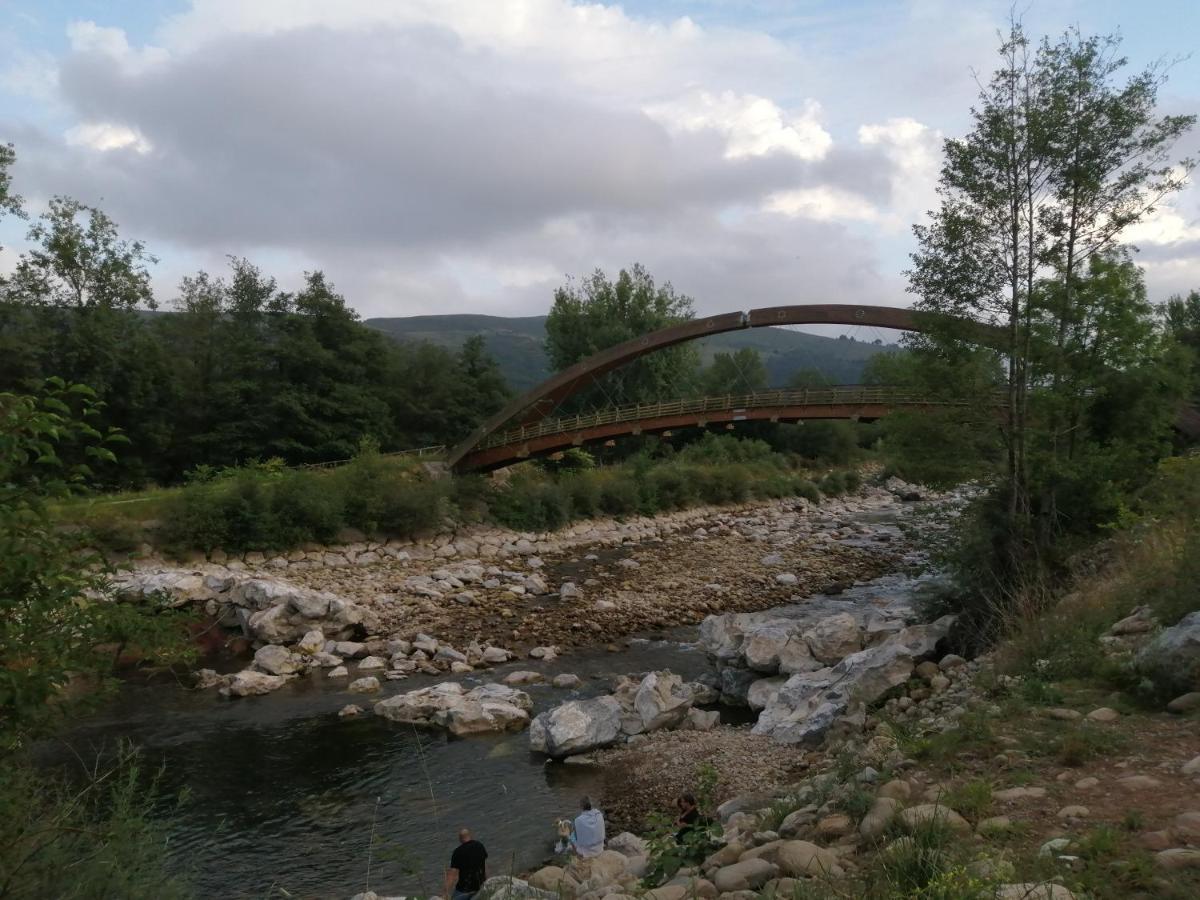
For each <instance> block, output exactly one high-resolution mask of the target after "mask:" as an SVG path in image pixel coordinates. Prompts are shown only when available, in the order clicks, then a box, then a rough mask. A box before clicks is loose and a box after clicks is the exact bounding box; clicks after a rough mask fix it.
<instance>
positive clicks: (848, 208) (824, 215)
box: [763, 187, 890, 223]
mask: <svg viewBox="0 0 1200 900" xmlns="http://www.w3.org/2000/svg"><path fill="white" fill-rule="evenodd" d="M763 209H765V210H766V211H767V212H773V213H781V214H782V215H785V216H791V217H793V218H796V217H799V218H805V219H814V220H816V221H818V222H876V223H886V222H888V221H889V218H890V217H889V216H887V215H886V214H885V213H884V212H882V211H881V210H880V209H879V208H878V207H876V206H875V205H873V204H872V203H869V202H868V201H867V200H865V199H864V198H863V197H861V196H859V195H858V194H853V193H851V192H849V191H843V190H838V189H836V188H831V187H815V188H801V189H799V190H795V191H779V192H778V193H775V194H772V195H771V196H769V197H768V198H767V199H766V201H765V202H764V204H763Z"/></svg>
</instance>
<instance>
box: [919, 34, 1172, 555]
mask: <svg viewBox="0 0 1200 900" xmlns="http://www.w3.org/2000/svg"><path fill="white" fill-rule="evenodd" d="M1116 46H1117V42H1116V39H1114V38H1085V37H1083V36H1081V35H1080V34H1079V33H1078V32H1075V31H1071V32H1068V33H1067V34H1066V35H1065V36H1064V37H1063V38H1062V39H1061V40H1060V41H1058V42H1051V41H1048V40H1046V41H1043V42H1042V43H1041V45H1040V47H1039V48H1038V49H1037V51H1036V52H1033V51H1031V48H1030V43H1029V41H1028V39H1027V38H1026V36H1025V34H1024V32H1023V31H1022V29H1021V26H1020V25H1019V23H1014V24H1013V26H1012V28H1011V30H1010V33H1009V34H1008V36H1007V37H1006V39H1005V40H1004V41H1003V43H1002V45H1001V48H1000V58H1001V63H1000V66H999V67H998V69H997V71H996V72H995V74H994V75H993V77H992V79H991V80H990V81H989V82H988V83H987V84H986V85H984V86H983V88H982V89H981V93H980V98H979V103H978V105H977V106H976V107H975V108H974V109H973V110H972V118H973V127H972V130H971V131H970V133H969V134H968V135H967V136H966V137H965V138H963V139H961V140H950V141H947V142H946V145H945V163H944V165H943V168H942V172H941V177H940V180H939V187H938V189H939V194H940V196H941V207H940V209H938V210H937V211H936V212H934V213H933V214H932V218H931V221H930V222H929V223H928V224H926V225H919V226H917V227H916V229H915V231H916V236H917V239H918V244H919V249H918V251H917V252H916V253H915V254H914V256H913V267H912V270H911V271H910V273H909V278H910V290H912V291H913V292H914V293H916V294H917V295H918V297H919V300H918V303H917V306H918V308H919V309H920V310H922V311H924V312H926V313H930V314H934V315H930V316H928V317H927V318H928V321H929V323H930V334H929V336H928V337H927V338H919V339H916V340H915V341H914V342H913V343H914V344H916V346H917V347H918V349H919V350H923V351H924V353H923V354H919V356H921V357H922V358H924V359H927V360H935V359H936V360H940V362H941V364H945V363H947V362H953V361H954V360H955V358H956V357H962V358H964V359H966V358H968V357H966V356H964V355H963V354H964V352H963V350H962V349H961V347H962V345H963V344H964V343H965V339H966V338H967V337H968V335H965V334H963V333H961V332H959V333H956V332H955V331H954V330H952V329H951V328H950V327H949V326H947V325H946V324H945V323H946V322H947V321H948V320H947V319H945V318H944V317H941V316H939V315H936V314H942V313H950V314H955V315H958V316H965V317H968V318H973V319H976V320H981V321H984V322H986V323H989V324H992V325H998V326H1000V327H1001V329H1002V332H1003V335H1004V338H1003V340H1002V341H1001V346H1000V347H999V349H1000V351H1001V354H1002V358H1003V362H1004V370H1005V376H1006V381H1007V386H1006V400H1005V405H1004V426H1003V429H1002V435H1003V440H1004V445H1005V449H1006V454H1005V455H1006V461H1005V466H1004V480H1003V492H1002V494H1003V496H1002V499H1003V505H1004V514H1003V519H1004V521H1005V526H1004V527H1005V531H1006V536H1005V538H1004V539H1003V540H1002V541H1001V542H1000V543H1001V545H1003V547H1004V551H1003V552H1004V553H1006V554H1007V555H1008V556H1009V562H1010V564H1011V567H1013V568H1020V567H1021V566H1022V565H1023V564H1024V563H1023V562H1022V561H1023V560H1025V559H1027V558H1028V557H1029V556H1030V554H1032V555H1033V556H1034V557H1036V556H1037V554H1038V553H1039V552H1040V551H1039V548H1040V547H1045V546H1046V545H1047V544H1048V543H1049V542H1052V541H1053V539H1054V535H1055V533H1056V532H1057V530H1058V529H1059V528H1060V527H1063V526H1064V524H1065V523H1067V521H1068V520H1073V521H1072V524H1071V527H1080V526H1081V525H1082V524H1083V523H1082V521H1081V520H1082V519H1083V518H1086V517H1081V516H1074V515H1073V514H1071V513H1069V512H1067V511H1065V510H1063V509H1061V508H1060V505H1059V500H1060V492H1059V485H1060V483H1061V482H1060V479H1059V477H1058V475H1059V474H1060V473H1061V471H1062V462H1061V460H1062V458H1064V457H1065V458H1067V459H1070V458H1071V456H1072V454H1074V453H1076V452H1078V451H1079V449H1080V448H1082V447H1083V446H1085V445H1086V443H1087V442H1086V441H1084V440H1080V439H1079V429H1080V428H1081V427H1082V423H1083V422H1084V421H1085V420H1086V418H1087V410H1086V407H1087V405H1088V403H1089V399H1088V398H1089V397H1091V396H1094V394H1090V393H1089V391H1091V389H1092V387H1093V385H1092V384H1091V383H1090V379H1093V378H1095V377H1097V376H1096V371H1095V368H1094V363H1095V362H1096V360H1097V359H1098V358H1099V355H1104V356H1106V357H1107V358H1106V359H1105V360H1104V364H1105V366H1106V367H1107V368H1106V371H1111V370H1112V369H1113V368H1115V367H1120V366H1125V367H1127V368H1133V367H1136V362H1137V360H1136V359H1135V358H1131V357H1130V356H1129V355H1128V354H1125V353H1124V352H1122V351H1121V349H1120V348H1129V347H1131V346H1136V345H1137V344H1138V342H1139V340H1140V339H1136V338H1134V337H1133V336H1132V335H1133V334H1134V333H1140V331H1141V330H1142V329H1143V326H1144V324H1145V322H1146V319H1147V316H1148V310H1147V308H1146V306H1145V304H1144V302H1143V301H1144V296H1142V297H1141V299H1138V293H1137V291H1136V290H1133V291H1130V290H1129V288H1130V287H1131V282H1130V278H1131V275H1130V273H1129V271H1128V270H1127V269H1126V268H1125V267H1124V264H1123V262H1122V260H1121V259H1119V258H1116V257H1113V256H1112V255H1111V254H1112V253H1113V252H1114V250H1115V248H1116V247H1117V245H1118V243H1119V240H1120V237H1121V234H1122V232H1123V230H1124V229H1125V228H1127V227H1128V226H1129V225H1131V224H1133V223H1135V222H1137V221H1139V220H1140V219H1141V218H1143V217H1144V216H1145V215H1147V214H1148V213H1149V212H1150V211H1152V210H1153V208H1154V204H1155V203H1156V202H1157V201H1158V200H1160V199H1161V198H1162V197H1163V196H1165V195H1167V194H1168V193H1170V192H1171V191H1172V190H1175V189H1177V188H1178V187H1179V186H1180V184H1181V183H1182V181H1181V175H1182V173H1185V172H1186V171H1187V170H1188V169H1190V167H1191V161H1190V160H1187V159H1183V160H1180V161H1178V162H1175V163H1172V162H1171V159H1170V154H1171V148H1172V146H1173V144H1174V143H1175V141H1176V139H1177V138H1178V137H1179V136H1180V135H1181V134H1183V133H1184V132H1185V131H1186V130H1187V129H1188V128H1190V127H1191V125H1192V124H1193V122H1194V117H1192V116H1164V117H1158V116H1157V115H1156V113H1155V105H1156V97H1157V90H1158V87H1159V85H1160V84H1161V83H1162V72H1161V71H1160V70H1158V69H1156V68H1151V69H1148V70H1145V71H1143V72H1140V73H1138V74H1136V75H1134V76H1133V77H1132V78H1130V79H1129V80H1128V81H1127V82H1125V83H1124V84H1117V74H1118V73H1119V71H1120V70H1121V69H1122V68H1123V66H1124V65H1125V60H1124V59H1122V58H1120V57H1118V56H1117V55H1116V53H1115V48H1116ZM1085 285H1086V286H1087V289H1085ZM1114 291H1115V292H1116V293H1115V294H1114ZM1122 304H1123V305H1122ZM1118 328H1119V329H1121V330H1122V335H1121V336H1118V335H1117V334H1116V330H1117V329H1118ZM1102 335H1103V339H1101V336H1102ZM1101 344H1104V345H1106V346H1108V347H1109V348H1110V351H1111V352H1107V353H1105V354H1100V353H1099V351H1098V349H1097V348H1098V347H1099V346H1100V345H1101ZM949 380H950V382H951V383H953V381H954V379H949ZM1035 470H1036V472H1035ZM1034 480H1036V481H1037V484H1033V483H1032V482H1033V481H1034Z"/></svg>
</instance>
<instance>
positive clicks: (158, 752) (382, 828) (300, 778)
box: [46, 506, 922, 898]
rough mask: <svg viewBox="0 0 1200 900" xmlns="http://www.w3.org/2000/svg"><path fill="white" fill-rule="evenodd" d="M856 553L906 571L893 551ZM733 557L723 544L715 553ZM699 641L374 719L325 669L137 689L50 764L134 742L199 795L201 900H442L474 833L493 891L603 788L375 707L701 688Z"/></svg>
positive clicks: (194, 797) (688, 633) (683, 636)
mask: <svg viewBox="0 0 1200 900" xmlns="http://www.w3.org/2000/svg"><path fill="white" fill-rule="evenodd" d="M914 509H915V507H912V506H907V507H895V508H893V510H892V511H890V512H886V511H885V512H880V511H874V512H871V513H864V514H863V521H869V522H871V523H872V524H873V525H874V526H883V527H885V528H886V527H890V526H889V523H890V522H891V521H893V520H895V519H897V518H904V517H907V516H908V515H909V513H911V512H912V511H913V510H914ZM846 540H847V541H848V542H854V543H855V545H856V546H857V545H861V546H863V547H867V548H868V549H870V548H874V549H877V550H878V552H879V553H881V554H882V553H884V552H885V551H886V552H888V553H889V554H891V556H890V558H894V559H900V558H901V557H899V556H898V555H897V554H896V551H897V549H899V548H898V547H897V546H896V544H894V543H893V544H884V543H881V542H878V541H872V540H864V539H863V538H861V537H848V538H846ZM718 543H719V542H718V541H717V540H715V539H711V538H710V539H709V541H708V544H709V546H712V547H714V549H715V548H716V547H717V546H718ZM649 550H650V552H653V548H649ZM756 552H763V551H756ZM904 560H905V562H906V563H907V569H906V571H905V572H893V573H891V574H887V575H884V576H883V577H880V578H877V579H874V580H871V581H868V582H866V583H863V584H858V585H854V586H852V587H851V588H849V590H848V591H847V592H846V594H845V595H843V596H846V597H847V598H849V597H852V596H854V595H855V594H858V593H862V594H864V595H870V596H882V597H886V598H888V599H893V598H899V597H903V596H907V595H909V594H911V592H912V591H913V590H914V589H917V587H918V586H919V585H920V583H921V580H922V579H921V578H920V577H918V576H916V575H915V572H916V571H917V569H919V566H920V558H919V555H915V556H914V555H912V554H911V553H910V554H909V555H908V556H907V557H904ZM563 565H564V567H565V566H566V565H568V563H567V562H565V561H564V563H563ZM688 576H689V573H688V572H686V571H683V572H677V573H676V578H681V579H687V578H688ZM693 577H698V578H706V577H707V576H706V575H705V574H704V573H696V575H694V576H693ZM698 587H703V583H701V585H699V586H698ZM800 602H801V603H803V602H804V600H803V599H801V600H800ZM696 636H697V629H696V627H695V626H694V625H691V626H675V627H671V628H669V629H662V630H658V631H656V632H653V633H645V634H641V635H633V636H630V637H627V638H626V639H624V640H622V641H621V642H620V643H619V644H616V645H599V644H598V645H595V646H589V647H582V648H576V649H573V650H571V651H570V652H569V653H567V654H565V655H563V656H560V657H559V658H557V659H555V660H553V661H550V662H543V661H534V660H521V661H518V662H513V663H509V664H507V665H505V666H500V667H497V668H494V669H489V670H485V671H477V672H472V673H468V674H465V675H461V676H453V677H449V676H441V677H433V676H421V675H418V676H414V677H411V678H409V679H407V680H404V681H401V682H387V683H385V685H384V692H383V693H382V694H381V695H374V696H372V697H368V698H367V700H366V702H364V700H363V697H362V695H352V694H348V693H347V692H346V688H345V683H344V682H341V683H338V682H336V681H331V680H330V679H327V678H325V677H324V675H323V673H321V672H320V671H319V670H318V671H313V672H311V673H309V674H308V675H305V676H303V677H301V678H299V679H297V680H296V681H294V682H292V683H291V684H289V685H287V686H286V687H284V688H283V689H281V690H279V691H276V692H275V693H272V694H269V695H266V696H261V697H249V698H244V699H238V700H233V701H230V700H225V699H222V698H220V697H219V696H217V694H216V692H214V691H206V692H201V691H192V690H186V689H183V688H181V687H180V686H179V685H177V684H175V683H173V682H167V683H164V682H163V681H161V680H158V681H155V682H151V683H138V682H130V683H127V684H125V685H124V687H123V688H122V690H121V692H120V694H119V695H118V696H117V697H116V698H115V699H114V700H113V701H112V702H111V703H110V704H109V705H107V706H106V707H105V708H104V709H103V710H101V711H99V712H98V713H96V714H94V715H93V716H91V717H89V718H87V719H85V720H82V721H80V722H79V723H78V725H77V726H76V727H74V728H73V729H72V730H71V732H70V733H69V734H68V735H66V737H65V739H64V740H63V741H62V742H60V743H58V744H55V745H54V746H49V747H47V748H46V756H47V757H48V758H50V759H52V760H55V761H57V762H60V763H62V764H64V765H72V762H71V761H72V760H73V759H74V758H75V757H76V756H78V757H80V758H82V759H85V760H86V759H90V758H94V757H95V754H96V753H97V752H99V751H100V750H101V749H102V748H103V747H105V746H111V745H112V743H113V742H114V741H116V740H118V739H127V740H130V741H132V742H134V743H135V744H136V745H138V746H140V747H141V748H142V749H143V752H144V754H145V757H146V759H147V760H148V761H149V762H151V763H153V764H155V765H157V764H159V763H161V764H163V766H164V775H163V781H162V783H161V788H162V790H163V791H164V793H165V794H166V795H175V794H177V793H179V792H180V791H186V793H187V797H186V800H185V802H184V803H183V805H182V806H181V807H179V809H178V810H177V811H176V814H175V817H174V819H173V822H174V824H173V826H172V832H171V835H170V839H171V842H170V848H171V854H172V858H173V860H174V862H175V864H176V865H177V866H179V867H180V868H181V869H182V870H184V871H186V872H189V873H190V874H191V876H192V879H193V881H194V883H195V885H196V887H197V891H198V894H199V895H200V896H201V897H213V898H251V897H253V898H263V897H268V896H290V897H297V898H301V897H302V898H347V897H349V896H351V895H352V894H354V893H356V892H358V891H361V890H363V889H365V888H366V887H367V886H368V865H369V867H370V886H371V887H372V888H377V889H379V890H381V891H383V892H387V893H397V894H400V893H405V894H413V893H419V894H425V895H429V894H434V893H440V887H441V885H440V875H441V871H442V867H443V866H444V865H445V864H446V861H447V860H448V858H449V854H450V851H451V850H452V849H453V847H454V845H455V842H456V837H455V835H456V832H457V830H458V829H459V828H460V827H464V826H465V827H470V828H471V829H472V830H473V831H474V832H475V834H476V836H477V837H478V838H479V839H480V840H482V841H483V843H484V844H485V845H486V846H487V847H488V850H489V853H490V867H491V868H490V871H491V872H492V873H493V874H495V873H503V872H508V871H510V870H511V871H514V872H515V871H520V870H523V869H527V868H529V867H530V866H533V865H536V864H537V863H539V862H540V861H542V860H543V859H545V858H546V856H547V855H548V853H549V852H550V849H551V845H552V843H553V840H554V838H555V832H554V821H555V820H556V819H557V818H560V817H563V816H567V815H572V814H573V813H574V811H575V810H576V809H577V807H578V801H579V798H580V796H581V795H583V794H584V793H587V792H589V791H593V790H594V789H595V788H596V787H597V786H598V777H599V776H598V773H596V772H595V770H594V769H591V768H589V767H587V766H576V765H564V764H548V763H546V761H545V760H544V759H543V758H541V757H538V756H535V755H533V754H531V753H530V752H529V751H528V735H527V734H526V733H524V732H522V733H519V734H508V735H502V736H489V737H472V738H467V739H454V738H450V737H448V736H446V735H443V734H439V733H437V732H430V731H417V730H415V729H413V728H411V727H409V726H404V725H399V724H397V723H393V722H389V721H386V720H384V719H382V718H380V717H376V716H373V715H371V714H370V712H369V706H370V704H371V703H373V702H375V701H376V700H378V699H381V697H382V696H389V695H391V694H393V693H398V692H401V691H407V690H412V689H414V688H418V687H424V686H427V685H429V684H435V683H437V682H439V681H446V680H460V681H462V682H463V683H464V684H466V685H474V684H482V683H488V682H492V681H498V680H500V679H501V678H503V677H504V675H505V673H506V672H508V671H511V670H513V669H534V670H536V671H539V672H541V673H542V674H543V675H545V676H546V678H547V681H548V680H549V678H550V677H551V676H553V675H554V674H557V673H560V672H571V673H574V674H576V675H578V676H579V677H580V678H581V679H582V685H581V687H580V688H578V689H576V690H570V691H565V690H558V689H555V688H552V687H550V686H548V685H532V686H527V687H524V688H523V689H524V690H527V691H528V692H529V694H530V695H531V697H532V698H533V700H534V703H535V710H534V712H535V713H536V712H538V711H541V710H543V709H546V708H548V707H550V706H554V705H556V704H558V703H561V702H563V701H565V700H568V699H573V698H578V697H583V696H591V695H595V694H599V693H604V692H606V691H608V690H610V689H611V686H612V679H613V677H614V676H616V675H619V674H627V673H636V672H645V671H648V670H651V669H670V670H672V671H674V672H677V673H679V674H681V675H682V676H683V677H684V678H685V680H693V679H696V678H698V677H700V676H702V675H704V674H705V673H707V672H710V671H711V667H710V663H709V661H708V660H707V659H706V657H705V656H704V654H703V653H702V652H701V651H700V650H699V649H698V648H697V647H696V646H695V643H694V641H695V639H696ZM614 648H615V649H616V652H613V650H614ZM352 702H359V703H361V704H362V705H364V706H367V707H368V712H367V713H365V714H364V715H361V716H359V717H355V718H340V717H339V716H338V711H339V710H340V709H341V708H342V707H343V706H344V705H346V704H347V703H352ZM747 714H748V711H746V710H732V711H729V712H728V718H729V720H731V721H745V720H746V718H747ZM74 765H78V763H74ZM284 891H286V893H283V892H284Z"/></svg>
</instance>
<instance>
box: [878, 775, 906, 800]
mask: <svg viewBox="0 0 1200 900" xmlns="http://www.w3.org/2000/svg"><path fill="white" fill-rule="evenodd" d="M875 796H876V797H890V798H892V799H895V800H899V801H901V802H904V801H905V800H908V798H909V797H911V796H912V785H911V784H909V783H908V782H907V781H905V780H904V779H902V778H893V779H892V780H891V781H889V782H887V783H886V784H884V786H883V787H881V788H880V789H879V791H878V793H876V795H875Z"/></svg>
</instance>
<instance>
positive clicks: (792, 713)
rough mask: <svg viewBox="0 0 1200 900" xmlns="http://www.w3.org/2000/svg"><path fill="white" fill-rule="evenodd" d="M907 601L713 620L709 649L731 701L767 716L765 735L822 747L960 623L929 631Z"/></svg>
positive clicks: (832, 604)
mask: <svg viewBox="0 0 1200 900" xmlns="http://www.w3.org/2000/svg"><path fill="white" fill-rule="evenodd" d="M915 618H916V614H915V612H914V611H913V609H912V607H911V605H909V603H908V602H907V601H897V602H893V603H890V604H886V605H882V606H881V605H878V604H876V603H874V602H872V601H870V600H864V599H859V600H849V601H842V600H837V599H832V598H819V599H816V600H813V601H810V602H809V603H806V604H804V605H803V606H800V607H796V608H795V609H790V610H779V611H772V612H766V613H737V614H730V615H721V616H709V617H708V618H707V619H705V620H704V622H703V624H702V625H701V627H700V644H701V646H702V647H703V648H704V649H705V651H706V652H707V653H708V654H709V655H710V656H712V657H713V658H714V659H715V660H716V662H717V665H718V667H719V685H720V690H721V698H722V700H723V701H724V702H726V703H743V704H746V705H749V706H750V707H752V708H754V709H760V710H762V712H761V714H760V715H759V719H758V724H757V725H756V726H755V729H754V731H755V733H756V734H765V735H769V736H771V737H773V738H774V739H775V740H778V741H781V742H784V743H793V744H804V745H808V746H815V745H817V744H819V743H820V742H821V741H822V740H823V739H824V737H825V734H826V733H827V732H828V731H829V729H830V728H831V727H833V725H834V724H835V723H836V722H837V721H838V720H839V719H841V718H843V717H845V716H846V715H847V714H848V713H850V712H851V707H852V706H853V707H855V709H859V710H860V709H861V708H862V706H863V705H864V704H868V703H871V702H872V701H874V700H876V699H877V698H878V697H880V696H881V695H883V694H884V693H886V692H887V691H888V690H890V689H891V688H893V687H895V686H896V685H899V684H903V683H904V682H905V681H907V680H908V678H909V676H910V675H911V674H912V672H913V669H914V667H915V666H916V664H917V663H918V662H920V661H921V660H922V659H923V658H925V657H927V656H930V655H932V654H933V653H934V652H935V650H936V649H937V646H938V644H939V642H941V641H942V640H943V639H945V637H946V636H947V635H948V633H949V631H950V627H951V626H952V625H953V623H954V619H953V617H951V616H946V617H944V618H942V619H939V620H938V621H937V622H934V623H931V624H927V625H913V624H910V623H911V622H912V621H914V620H915Z"/></svg>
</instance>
